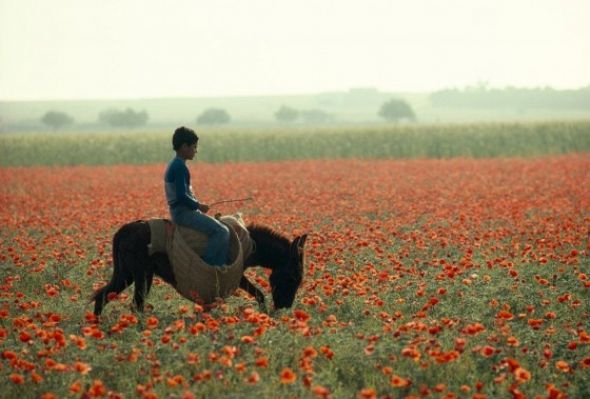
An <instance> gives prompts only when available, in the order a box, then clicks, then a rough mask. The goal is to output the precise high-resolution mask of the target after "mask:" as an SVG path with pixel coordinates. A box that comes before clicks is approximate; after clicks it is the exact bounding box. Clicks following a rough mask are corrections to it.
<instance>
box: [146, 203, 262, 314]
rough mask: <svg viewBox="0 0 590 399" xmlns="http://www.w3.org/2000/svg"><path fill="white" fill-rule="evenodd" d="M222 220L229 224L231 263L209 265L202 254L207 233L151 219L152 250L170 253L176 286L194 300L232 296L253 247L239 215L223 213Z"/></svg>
mask: <svg viewBox="0 0 590 399" xmlns="http://www.w3.org/2000/svg"><path fill="white" fill-rule="evenodd" d="M220 221H221V222H222V223H224V224H225V225H226V226H227V227H228V228H229V235H230V240H229V247H230V249H229V258H230V263H229V264H227V265H223V266H212V265H209V264H207V263H206V262H205V261H203V259H202V258H201V255H202V254H203V253H204V252H205V248H206V247H207V236H206V235H205V234H203V233H200V232H197V231H195V230H192V229H189V228H186V227H182V226H176V225H174V224H172V223H171V222H169V221H167V220H164V219H151V220H149V221H148V224H149V226H150V231H151V233H152V239H151V242H150V244H149V246H148V248H149V249H148V250H149V254H150V255H151V254H153V253H155V252H164V253H166V254H167V255H168V259H169V260H170V264H171V266H172V270H173V273H174V277H175V279H176V285H175V286H174V288H175V289H176V290H177V291H178V292H179V293H180V294H181V295H182V296H184V297H185V298H187V299H189V300H191V301H193V302H197V301H199V300H200V301H202V302H204V303H211V302H214V301H215V299H216V298H227V297H228V296H230V295H231V294H232V293H233V292H234V291H235V290H236V289H237V288H238V287H239V284H240V280H241V278H242V274H243V268H244V259H245V257H244V255H246V257H247V256H249V255H250V253H251V252H252V250H253V246H254V243H253V242H252V240H251V239H250V235H249V234H248V230H247V229H246V227H245V225H244V222H243V220H242V219H241V217H240V215H237V216H223V217H221V218H220Z"/></svg>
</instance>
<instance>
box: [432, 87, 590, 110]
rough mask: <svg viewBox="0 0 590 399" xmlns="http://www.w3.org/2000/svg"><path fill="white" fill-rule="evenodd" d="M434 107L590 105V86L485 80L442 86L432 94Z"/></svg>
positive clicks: (577, 106)
mask: <svg viewBox="0 0 590 399" xmlns="http://www.w3.org/2000/svg"><path fill="white" fill-rule="evenodd" d="M430 102H431V104H432V105H433V106H435V107H454V108H516V109H527V108H529V109H531V108H532V109H534V108H537V109H539V108H540V109H543V108H545V109H550V108H553V109H590V86H587V87H584V88H581V89H576V90H555V89H553V88H551V87H537V88H517V87H506V88H503V89H498V88H490V87H488V85H487V83H485V82H482V83H479V84H478V85H475V86H469V87H466V88H464V89H456V88H454V89H445V90H439V91H436V92H434V93H432V94H431V95H430Z"/></svg>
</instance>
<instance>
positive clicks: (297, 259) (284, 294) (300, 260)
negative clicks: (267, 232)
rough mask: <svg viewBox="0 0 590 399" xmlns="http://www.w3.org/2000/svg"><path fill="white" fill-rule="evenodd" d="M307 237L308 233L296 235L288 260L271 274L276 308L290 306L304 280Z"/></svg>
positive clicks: (290, 247)
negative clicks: (304, 248) (304, 250)
mask: <svg viewBox="0 0 590 399" xmlns="http://www.w3.org/2000/svg"><path fill="white" fill-rule="evenodd" d="M306 239H307V234H304V235H302V236H298V237H296V238H295V239H294V240H293V242H291V244H290V246H289V256H288V259H287V262H286V263H285V264H284V265H283V266H282V267H277V268H274V269H273V271H272V274H271V275H270V286H271V289H272V300H273V302H274V305H275V309H281V308H290V307H291V305H293V300H294V299H295V294H297V289H299V286H300V285H301V281H302V280H303V268H304V263H305V256H304V252H303V247H304V245H305V240H306Z"/></svg>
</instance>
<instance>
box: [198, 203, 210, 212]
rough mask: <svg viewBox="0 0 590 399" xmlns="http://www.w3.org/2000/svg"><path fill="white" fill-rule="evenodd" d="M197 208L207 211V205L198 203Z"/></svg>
mask: <svg viewBox="0 0 590 399" xmlns="http://www.w3.org/2000/svg"><path fill="white" fill-rule="evenodd" d="M199 210H200V211H201V212H203V213H207V212H209V205H207V204H199Z"/></svg>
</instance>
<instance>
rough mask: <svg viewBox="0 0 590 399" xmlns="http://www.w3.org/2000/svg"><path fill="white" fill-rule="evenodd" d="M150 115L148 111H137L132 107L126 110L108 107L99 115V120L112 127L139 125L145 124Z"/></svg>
mask: <svg viewBox="0 0 590 399" xmlns="http://www.w3.org/2000/svg"><path fill="white" fill-rule="evenodd" d="M148 119H149V117H148V114H147V112H146V111H141V112H136V111H134V110H132V109H131V108H127V109H126V110H125V111H119V110H116V109H108V110H106V111H103V112H101V113H100V114H99V115H98V121H99V122H101V123H106V124H107V125H110V126H112V127H137V126H142V125H145V124H146V123H147V121H148Z"/></svg>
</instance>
